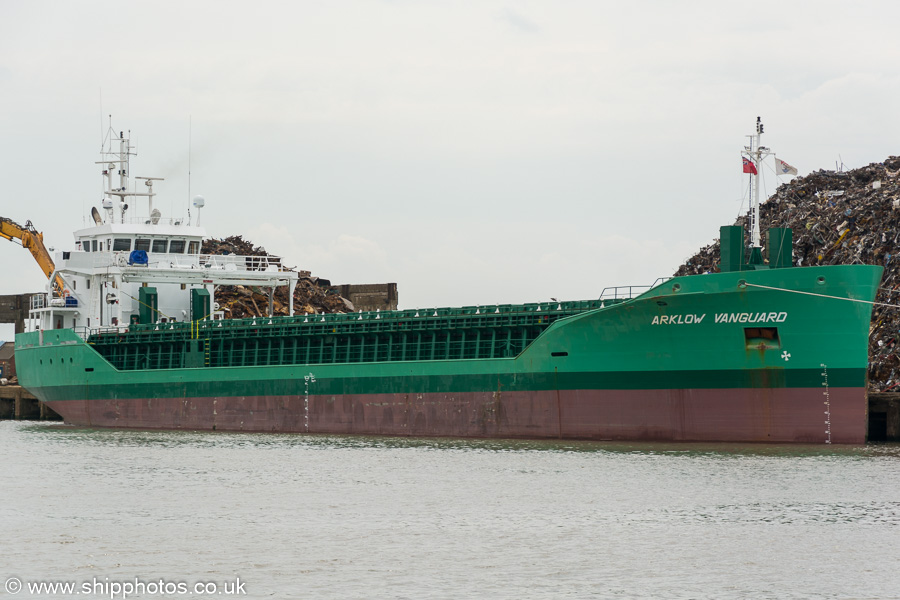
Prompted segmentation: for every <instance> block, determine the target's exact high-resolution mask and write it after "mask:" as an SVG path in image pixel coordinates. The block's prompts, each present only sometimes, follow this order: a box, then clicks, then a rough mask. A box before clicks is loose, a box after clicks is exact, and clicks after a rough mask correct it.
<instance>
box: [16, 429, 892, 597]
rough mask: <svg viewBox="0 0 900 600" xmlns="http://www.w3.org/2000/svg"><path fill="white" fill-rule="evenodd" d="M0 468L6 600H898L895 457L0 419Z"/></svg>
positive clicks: (867, 449)
mask: <svg viewBox="0 0 900 600" xmlns="http://www.w3.org/2000/svg"><path fill="white" fill-rule="evenodd" d="M0 456H2V465H3V467H2V475H3V476H2V483H0V527H2V535H0V540H2V542H0V548H2V552H3V556H2V560H0V595H6V596H7V597H10V598H12V597H15V598H35V597H47V598H63V597H74V596H75V594H69V595H67V594H64V593H49V592H47V591H46V589H45V590H44V592H36V591H34V590H36V589H37V588H34V587H29V586H33V585H34V584H35V583H37V582H73V583H75V584H77V585H78V586H79V590H81V591H80V593H79V594H77V595H78V597H79V598H91V597H97V598H103V597H106V598H109V597H119V598H122V597H127V598H132V597H144V598H150V597H163V595H161V594H159V593H154V589H155V588H153V587H148V586H147V583H148V582H161V583H165V584H169V583H173V584H174V583H184V584H185V585H186V586H187V588H188V589H189V591H188V592H186V593H184V594H182V593H181V592H180V591H178V592H176V593H172V594H165V597H174V598H177V597H182V596H184V597H187V596H189V595H190V596H197V595H198V592H197V591H196V590H197V589H198V588H196V585H197V584H198V583H200V584H212V585H213V586H215V588H213V587H204V588H202V589H201V592H207V594H213V595H219V596H222V595H223V591H224V592H228V591H231V592H238V593H240V594H241V596H242V597H246V598H404V599H417V600H418V599H423V598H448V599H449V598H454V599H455V598H492V599H507V598H508V599H514V598H515V599H518V598H594V597H597V598H649V597H653V598H900V445H896V444H884V445H869V446H864V447H863V446H859V447H846V446H825V445H821V446H765V445H700V444H625V443H619V444H612V443H589V442H546V441H542V442H531V441H497V440H489V441H480V440H452V439H398V438H356V437H335V436H328V437H325V436H301V435H258V434H244V435H241V434H222V433H194V432H142V431H113V430H87V429H76V428H72V427H69V426H65V425H61V424H58V423H36V422H13V421H7V422H0ZM10 581H13V586H15V582H16V581H18V582H19V583H20V584H21V589H20V590H19V591H18V592H17V593H12V592H15V591H16V590H15V589H12V590H11V589H10V588H9V582H10ZM238 581H239V582H240V584H239V585H235V584H236V583H237V582H238ZM4 582H6V583H7V588H6V589H3V588H2V586H3V585H4ZM136 582H143V583H144V584H145V585H144V587H143V588H140V587H136V588H135V590H134V591H132V592H130V593H125V591H126V590H125V589H124V588H122V587H121V586H120V587H117V586H116V585H115V584H117V583H118V584H123V583H131V584H136ZM85 584H87V585H92V586H93V587H91V589H90V591H89V592H88V591H86V589H85V588H83V587H81V586H84V585H85ZM181 589H185V588H181ZM213 589H215V590H216V592H215V593H214V592H213ZM170 590H171V588H170ZM112 592H114V593H112Z"/></svg>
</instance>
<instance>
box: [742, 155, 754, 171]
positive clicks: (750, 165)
mask: <svg viewBox="0 0 900 600" xmlns="http://www.w3.org/2000/svg"><path fill="white" fill-rule="evenodd" d="M742 158H743V160H744V173H753V174H754V175H756V166H755V165H754V164H753V161H752V160H750V159H749V158H746V157H742Z"/></svg>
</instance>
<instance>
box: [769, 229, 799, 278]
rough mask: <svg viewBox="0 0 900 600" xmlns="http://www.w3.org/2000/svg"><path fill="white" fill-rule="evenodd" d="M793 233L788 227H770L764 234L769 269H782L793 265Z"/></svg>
mask: <svg viewBox="0 0 900 600" xmlns="http://www.w3.org/2000/svg"><path fill="white" fill-rule="evenodd" d="M793 247H794V232H793V231H792V230H791V228H789V227H772V228H771V229H769V231H768V232H766V254H767V255H768V257H769V267H770V268H772V269H784V268H785V267H790V266H793V264H794V252H793V249H794V248H793Z"/></svg>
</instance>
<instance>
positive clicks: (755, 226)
mask: <svg viewBox="0 0 900 600" xmlns="http://www.w3.org/2000/svg"><path fill="white" fill-rule="evenodd" d="M762 134H763V124H762V119H761V118H760V117H756V133H755V134H754V135H748V136H747V137H749V138H750V145H749V146H744V151H743V152H742V153H741V156H744V157H746V158H747V159H749V160H750V161H751V162H752V163H753V167H754V170H755V171H756V172H755V173H754V172H751V173H750V193H751V198H752V201H751V206H750V248H751V252H752V249H753V248H762V244H761V242H760V233H759V174H760V173H761V172H762V161H763V159H764V158H766V157H767V156H769V155H770V154H771V152H770V151H769V149H768V148H766V147H765V146H762V145H760V141H759V140H760V137H761V136H762Z"/></svg>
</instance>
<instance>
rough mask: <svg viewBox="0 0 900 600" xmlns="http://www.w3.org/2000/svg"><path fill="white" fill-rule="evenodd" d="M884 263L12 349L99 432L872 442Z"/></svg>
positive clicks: (45, 335)
mask: <svg viewBox="0 0 900 600" xmlns="http://www.w3.org/2000/svg"><path fill="white" fill-rule="evenodd" d="M881 275H882V268H881V267H875V266H866V265H848V266H823V267H803V268H780V269H760V270H753V271H738V272H727V273H716V274H707V275H697V276H689V277H677V278H673V279H670V280H668V281H666V282H664V283H662V284H660V285H657V286H656V287H653V288H652V289H650V290H649V291H647V292H645V293H643V294H641V295H639V296H637V297H635V298H631V299H628V300H624V301H619V302H603V303H601V302H599V301H593V302H582V303H556V302H554V303H546V304H533V305H522V306H504V307H494V306H488V307H467V308H463V309H430V310H428V311H387V312H380V313H363V314H352V315H325V316H322V315H310V316H308V317H281V318H278V317H276V318H271V319H255V320H242V321H235V322H228V321H224V322H223V321H202V322H199V323H179V324H166V325H137V326H133V327H131V328H130V329H129V331H128V332H127V333H122V332H117V333H111V334H98V335H94V336H92V337H90V338H89V339H88V340H87V341H85V340H83V339H81V338H80V337H79V336H78V335H76V334H75V332H74V331H72V330H66V329H56V330H46V331H39V332H29V333H26V334H20V335H18V336H17V337H16V362H17V367H18V372H19V377H20V381H21V382H22V384H23V385H24V386H25V387H27V388H28V389H29V390H30V391H31V392H32V393H34V394H35V395H36V396H37V397H38V398H39V399H41V400H42V401H44V402H47V403H48V404H49V405H50V406H51V407H52V408H53V409H54V410H55V411H57V412H58V413H60V414H61V415H62V416H63V417H64V418H65V419H66V421H67V422H69V423H72V424H74V425H81V426H91V427H125V428H142V429H144V428H164V429H200V430H204V429H205V430H218V431H269V432H308V433H348V434H366V435H422V436H477V437H528V438H572V439H611V440H685V441H687V440H703V441H771V442H812V443H829V442H830V443H853V444H855V443H862V442H864V441H865V438H866V367H867V360H868V356H867V352H868V344H867V342H868V331H869V322H870V319H871V311H872V301H873V300H874V297H875V293H876V291H877V286H878V283H879V281H880V279H881Z"/></svg>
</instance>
